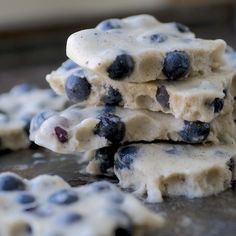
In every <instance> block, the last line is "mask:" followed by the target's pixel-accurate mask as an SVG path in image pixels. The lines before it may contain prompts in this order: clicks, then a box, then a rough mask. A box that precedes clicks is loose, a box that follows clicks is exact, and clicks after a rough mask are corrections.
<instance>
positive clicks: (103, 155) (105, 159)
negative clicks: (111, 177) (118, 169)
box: [95, 146, 117, 173]
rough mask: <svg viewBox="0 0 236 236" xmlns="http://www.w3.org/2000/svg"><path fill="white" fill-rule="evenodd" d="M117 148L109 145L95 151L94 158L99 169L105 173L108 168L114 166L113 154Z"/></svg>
mask: <svg viewBox="0 0 236 236" xmlns="http://www.w3.org/2000/svg"><path fill="white" fill-rule="evenodd" d="M116 150H117V148H115V147H113V146H110V147H104V148H100V149H98V150H97V151H96V153H95V159H96V160H99V162H100V171H101V172H102V173H107V172H108V170H109V169H110V168H113V167H114V155H115V152H116Z"/></svg>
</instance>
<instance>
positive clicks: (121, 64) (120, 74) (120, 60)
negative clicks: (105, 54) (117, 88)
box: [107, 54, 135, 80]
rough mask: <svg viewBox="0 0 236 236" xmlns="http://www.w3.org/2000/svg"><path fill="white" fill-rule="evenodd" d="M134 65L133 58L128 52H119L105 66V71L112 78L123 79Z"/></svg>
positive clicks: (128, 74)
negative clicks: (106, 66)
mask: <svg viewBox="0 0 236 236" xmlns="http://www.w3.org/2000/svg"><path fill="white" fill-rule="evenodd" d="M134 67H135V62H134V59H133V58H132V57H131V56H130V55H128V54H121V55H119V56H117V57H116V59H115V60H114V62H112V64H111V65H110V66H109V67H108V68H107V73H108V76H109V78H111V79H113V80H123V79H125V77H128V76H130V75H131V74H132V72H133V71H134Z"/></svg>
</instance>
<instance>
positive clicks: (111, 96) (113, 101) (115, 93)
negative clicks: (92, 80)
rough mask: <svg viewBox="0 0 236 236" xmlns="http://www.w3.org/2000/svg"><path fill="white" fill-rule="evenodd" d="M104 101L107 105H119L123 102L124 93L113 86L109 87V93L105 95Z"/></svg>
mask: <svg viewBox="0 0 236 236" xmlns="http://www.w3.org/2000/svg"><path fill="white" fill-rule="evenodd" d="M103 102H104V103H105V104H106V105H112V106H117V105H119V103H120V102H122V95H121V93H120V92H119V90H118V89H113V88H112V87H111V86H110V87H109V88H108V91H107V95H105V96H104V97H103Z"/></svg>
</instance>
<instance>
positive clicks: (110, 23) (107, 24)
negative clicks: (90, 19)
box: [96, 19, 121, 31]
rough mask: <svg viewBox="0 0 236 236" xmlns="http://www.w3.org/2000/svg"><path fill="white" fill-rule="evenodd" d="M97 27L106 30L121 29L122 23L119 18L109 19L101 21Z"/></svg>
mask: <svg viewBox="0 0 236 236" xmlns="http://www.w3.org/2000/svg"><path fill="white" fill-rule="evenodd" d="M96 28H97V29H99V30H103V31H105V30H112V29H120V28H121V25H120V21H119V20H118V19H108V20H104V21H102V22H101V23H99V24H98V25H97V27H96Z"/></svg>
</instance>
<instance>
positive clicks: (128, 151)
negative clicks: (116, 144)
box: [114, 146, 138, 169]
mask: <svg viewBox="0 0 236 236" xmlns="http://www.w3.org/2000/svg"><path fill="white" fill-rule="evenodd" d="M137 152H138V148H137V147H136V146H126V147H123V148H121V149H120V150H119V151H118V156H117V158H116V159H115V164H114V165H115V168H116V169H124V168H127V169H130V168H131V165H132V163H133V161H134V159H135V158H136V157H137Z"/></svg>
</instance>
